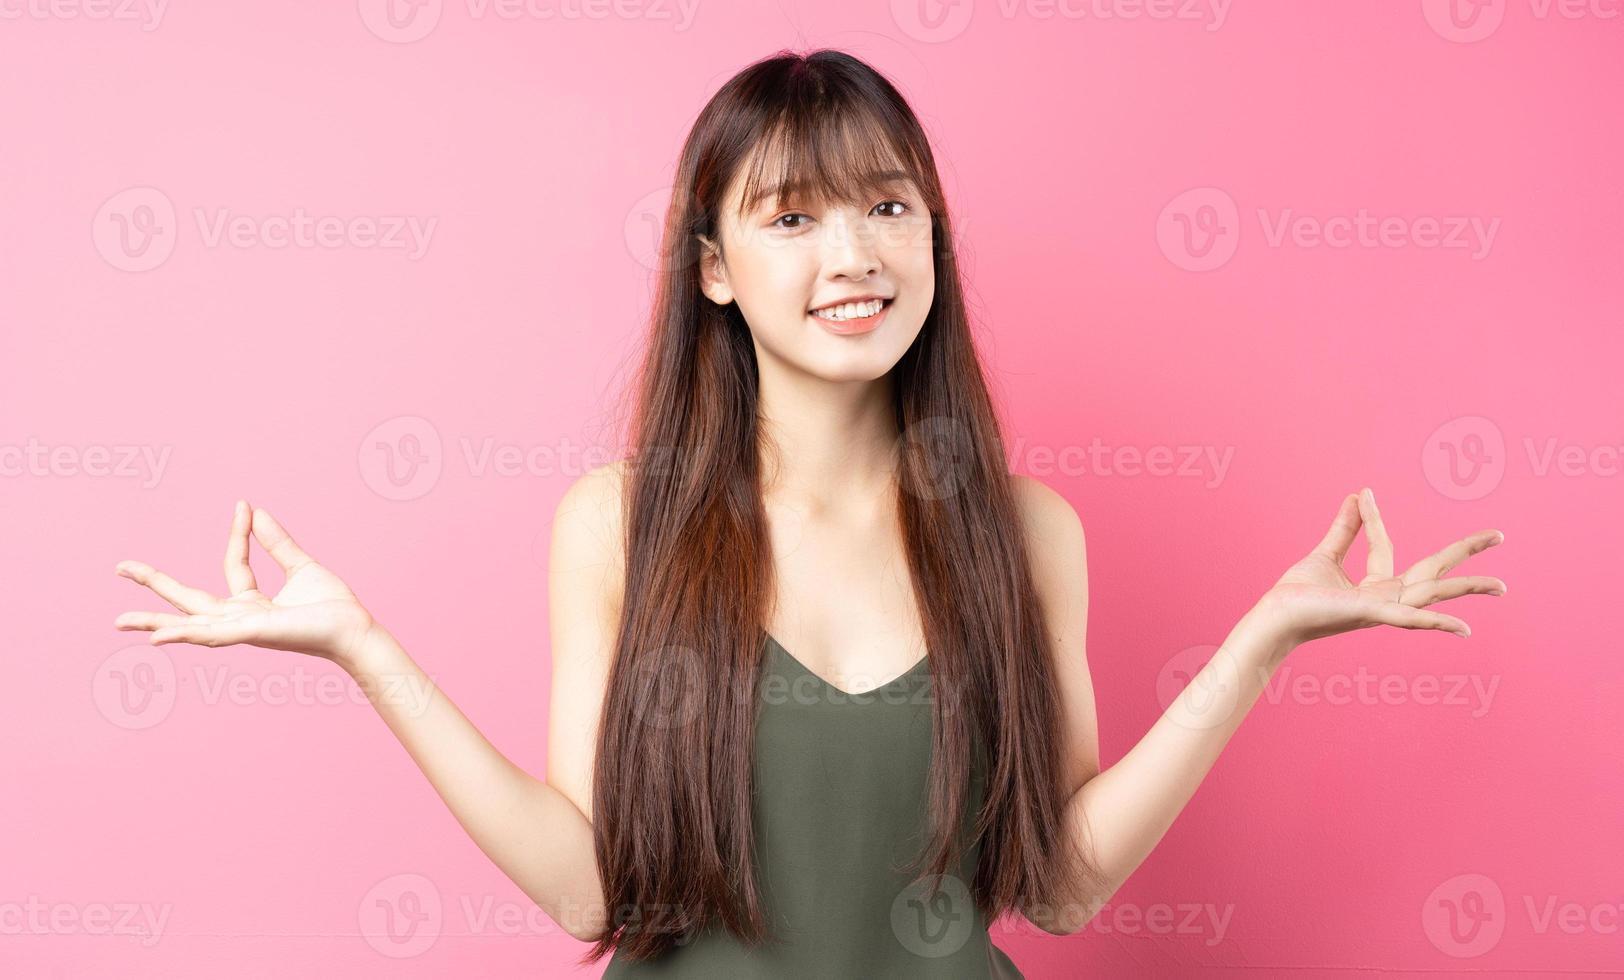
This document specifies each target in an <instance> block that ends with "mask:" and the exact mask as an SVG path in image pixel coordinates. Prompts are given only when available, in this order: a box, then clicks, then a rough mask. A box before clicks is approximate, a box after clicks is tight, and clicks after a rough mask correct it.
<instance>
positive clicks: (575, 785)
mask: <svg viewBox="0 0 1624 980" xmlns="http://www.w3.org/2000/svg"><path fill="white" fill-rule="evenodd" d="M626 469H627V467H626V462H625V461H624V460H618V461H616V462H613V463H607V464H605V465H603V466H599V467H595V468H593V469H591V470H588V471H587V472H585V473H583V474H581V475H580V476H579V477H577V478H576V480H575V482H574V483H572V484H570V486H569V488H568V489H566V490H565V491H564V495H563V497H562V498H560V499H559V501H558V506H557V507H556V508H554V511H553V526H552V547H551V551H550V554H549V557H548V567H547V583H548V589H547V592H548V619H549V633H550V635H551V644H550V650H551V654H552V680H551V690H550V692H549V697H548V701H549V711H548V718H547V731H548V736H547V782H548V783H549V784H551V785H552V786H553V787H555V788H557V789H558V790H559V791H560V792H562V793H564V795H566V796H568V797H569V798H570V800H571V801H572V802H574V803H575V805H576V807H577V808H579V809H580V811H581V813H582V814H584V815H585V816H586V818H587V819H588V820H591V819H592V809H591V804H592V790H591V786H592V764H593V754H594V751H595V748H596V742H597V730H598V722H599V717H600V715H601V713H602V710H603V700H604V692H605V690H606V687H607V683H608V677H609V667H610V664H611V662H612V660H613V658H614V649H615V643H616V640H617V637H618V633H619V626H620V612H621V601H622V598H623V596H624V594H625V581H626V577H625V568H626V556H625V541H624V534H623V528H624V519H623V517H622V515H621V501H622V499H623V497H624V493H625V481H626Z"/></svg>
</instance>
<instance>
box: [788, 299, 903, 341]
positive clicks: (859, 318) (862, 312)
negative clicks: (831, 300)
mask: <svg viewBox="0 0 1624 980" xmlns="http://www.w3.org/2000/svg"><path fill="white" fill-rule="evenodd" d="M892 302H893V300H889V299H885V300H875V301H871V302H869V303H865V304H853V305H851V306H846V307H844V309H845V310H848V311H849V312H848V313H847V315H844V316H838V317H836V316H827V315H824V314H823V313H820V312H810V313H808V314H807V316H810V317H812V318H813V319H814V320H816V321H818V325H819V326H821V327H823V328H824V329H825V330H828V331H829V332H830V333H836V334H861V333H868V332H870V331H871V330H873V329H874V328H876V327H878V326H879V325H880V321H882V320H884V319H885V315H886V313H887V312H888V311H889V310H890V309H891V304H892ZM837 308H838V307H837ZM868 311H871V312H868Z"/></svg>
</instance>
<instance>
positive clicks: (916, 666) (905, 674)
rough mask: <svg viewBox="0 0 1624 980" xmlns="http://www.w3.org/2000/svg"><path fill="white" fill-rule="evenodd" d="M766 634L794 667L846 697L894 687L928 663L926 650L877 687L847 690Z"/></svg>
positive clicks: (768, 639)
mask: <svg viewBox="0 0 1624 980" xmlns="http://www.w3.org/2000/svg"><path fill="white" fill-rule="evenodd" d="M766 636H767V642H768V643H771V644H772V645H773V646H775V647H777V648H778V650H779V652H780V653H782V654H783V655H784V656H786V657H788V658H789V659H790V662H791V663H793V664H794V665H795V666H796V667H798V668H800V670H801V671H802V672H803V673H805V674H806V675H807V676H808V677H811V678H812V679H813V680H815V681H817V682H818V683H819V684H822V685H823V686H824V687H826V688H828V689H829V690H831V691H833V692H835V693H836V694H839V695H841V696H842V697H848V698H860V697H863V696H864V695H867V694H877V693H879V692H880V691H883V690H885V689H887V688H890V687H895V686H896V685H898V684H901V683H902V682H903V681H905V680H907V679H908V678H910V677H912V676H913V675H914V674H916V673H918V672H919V670H920V669H921V668H923V667H925V666H927V665H928V664H929V663H930V653H929V652H928V651H927V652H926V653H925V655H924V656H923V657H920V658H919V659H918V660H916V661H914V664H913V666H912V667H909V668H908V669H907V670H905V671H903V672H902V673H900V674H898V675H897V676H895V677H893V678H891V679H890V680H888V681H886V682H885V683H884V684H881V685H879V686H878V687H871V688H869V689H868V690H866V691H847V690H845V689H843V688H839V687H836V686H835V685H833V684H831V683H829V682H828V681H827V680H824V678H823V675H821V674H819V673H818V672H817V671H815V670H813V669H812V668H811V667H808V666H807V665H806V664H804V663H802V662H801V658H799V657H797V656H795V654H793V653H790V652H789V648H788V647H786V646H784V644H782V643H780V642H778V638H777V637H775V636H773V635H772V634H771V633H767V634H766Z"/></svg>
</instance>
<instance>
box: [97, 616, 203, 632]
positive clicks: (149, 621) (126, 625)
mask: <svg viewBox="0 0 1624 980" xmlns="http://www.w3.org/2000/svg"><path fill="white" fill-rule="evenodd" d="M184 622H186V617H185V616H178V615H176V614H175V613H158V612H127V613H119V614H118V616H117V617H115V618H114V620H113V628H114V629H121V630H155V629H158V628H159V627H161V626H174V625H175V624H177V623H184Z"/></svg>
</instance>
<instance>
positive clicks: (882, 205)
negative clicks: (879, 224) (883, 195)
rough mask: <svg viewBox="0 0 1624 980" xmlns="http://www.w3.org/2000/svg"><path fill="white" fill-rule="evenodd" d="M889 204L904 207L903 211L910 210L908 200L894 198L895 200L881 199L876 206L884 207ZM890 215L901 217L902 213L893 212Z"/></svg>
mask: <svg viewBox="0 0 1624 980" xmlns="http://www.w3.org/2000/svg"><path fill="white" fill-rule="evenodd" d="M887 204H895V205H896V206H897V207H899V208H901V209H902V211H903V213H906V212H907V211H908V204H907V202H906V201H895V200H893V201H881V202H880V203H879V204H876V205H874V206H875V207H877V208H883V207H885V206H886V205H887ZM888 217H892V218H900V217H902V214H900V213H899V214H893V215H889V216H888Z"/></svg>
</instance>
